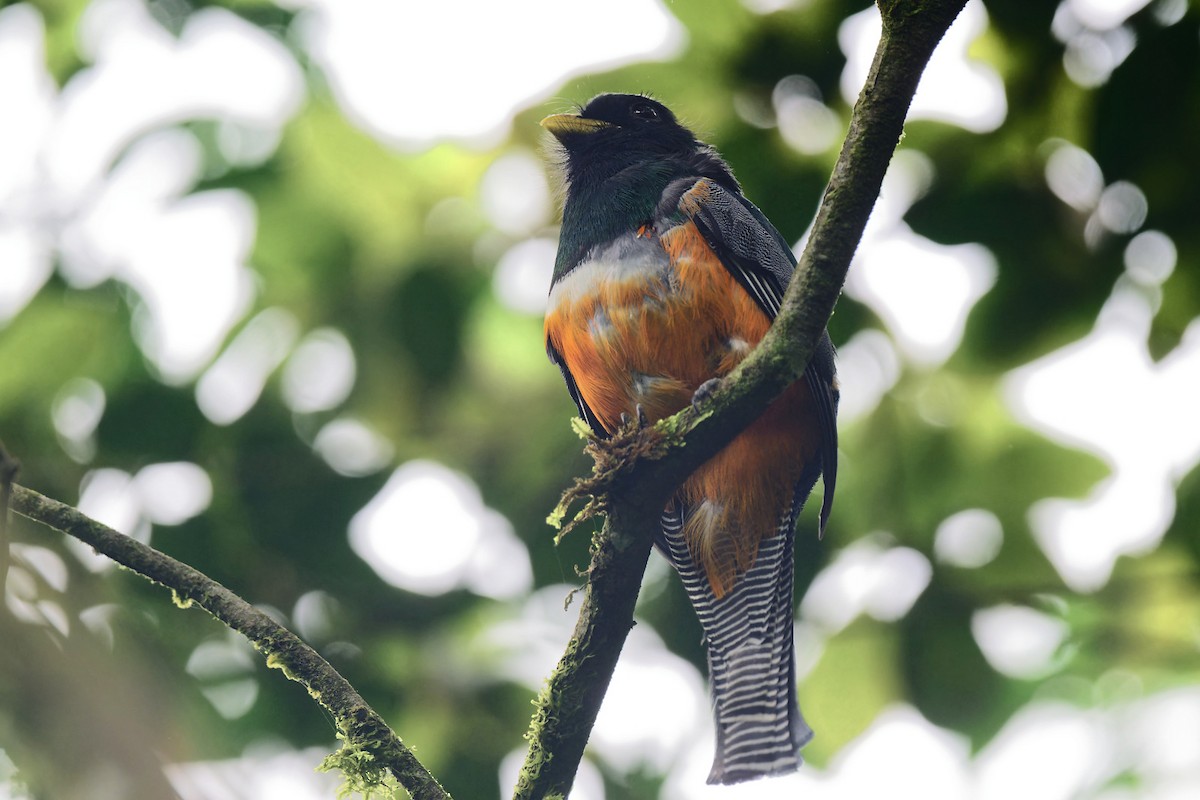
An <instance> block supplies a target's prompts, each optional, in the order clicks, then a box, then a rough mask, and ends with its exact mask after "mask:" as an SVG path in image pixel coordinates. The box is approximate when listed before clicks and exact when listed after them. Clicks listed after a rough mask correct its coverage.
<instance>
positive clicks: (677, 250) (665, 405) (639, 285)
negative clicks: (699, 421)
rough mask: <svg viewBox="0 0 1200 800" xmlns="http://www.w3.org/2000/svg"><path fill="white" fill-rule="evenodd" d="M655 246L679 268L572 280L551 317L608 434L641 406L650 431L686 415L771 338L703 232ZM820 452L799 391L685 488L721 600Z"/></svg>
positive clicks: (695, 552) (692, 542) (693, 527)
mask: <svg viewBox="0 0 1200 800" xmlns="http://www.w3.org/2000/svg"><path fill="white" fill-rule="evenodd" d="M648 236H649V237H650V240H649V241H646V242H645V243H644V246H645V247H648V248H649V247H661V248H662V250H663V251H665V253H666V254H667V255H668V256H669V264H668V263H667V259H663V258H661V253H660V254H659V258H658V260H657V262H655V261H653V260H648V261H647V268H645V269H632V270H630V269H615V268H612V267H601V266H597V265H595V264H588V263H585V264H583V265H581V266H580V267H577V268H576V271H575V273H571V274H568V275H567V276H566V278H564V279H563V280H564V281H566V280H572V279H573V280H574V281H575V285H571V286H566V287H564V291H561V292H557V293H556V294H552V295H551V308H550V310H549V312H548V313H547V315H546V336H547V340H548V341H549V342H550V344H551V345H553V347H554V348H555V350H556V351H557V352H558V353H559V354H560V355H561V356H562V358H563V360H564V361H565V362H566V364H567V368H568V369H569V370H570V371H571V375H572V377H574V379H575V383H576V385H577V386H578V388H579V391H580V394H581V395H582V396H583V399H584V402H585V403H587V405H588V407H589V408H590V409H591V410H592V412H593V413H594V414H595V415H596V417H597V418H598V419H599V420H600V423H601V424H602V425H603V426H604V428H605V429H606V430H608V431H609V432H612V431H615V430H616V429H617V427H618V426H619V425H620V419H621V414H622V413H625V414H630V415H632V414H634V413H635V411H636V408H637V406H638V405H639V404H640V405H641V406H642V409H643V411H644V412H645V414H646V416H647V417H648V418H649V419H650V420H657V419H661V418H662V417H665V416H669V415H671V414H674V413H675V412H677V411H679V410H680V409H682V408H683V407H684V406H686V405H687V404H688V403H689V402H690V401H691V398H692V395H693V393H694V392H695V391H696V389H697V388H698V387H699V386H700V385H701V384H702V383H704V382H705V381H706V380H708V379H710V378H713V377H721V376H723V375H725V374H727V373H728V372H729V371H730V370H732V369H733V368H734V367H735V366H736V365H737V364H738V362H740V361H741V360H742V358H744V357H745V356H746V355H747V354H748V353H749V351H750V349H751V348H753V347H754V346H755V345H756V344H758V342H759V340H761V339H762V337H763V335H765V334H766V332H767V329H768V328H769V326H770V320H769V319H768V318H767V315H766V314H765V313H763V311H762V310H761V309H760V308H759V307H758V306H757V305H756V304H755V303H754V301H753V299H752V298H751V297H750V295H749V294H748V293H747V292H746V291H745V290H744V289H743V288H742V287H741V286H740V285H739V284H738V283H737V281H736V280H735V279H734V278H733V276H732V275H731V274H730V273H729V271H728V270H727V269H725V267H724V266H723V265H722V264H721V263H720V261H719V260H718V259H717V257H716V256H715V255H714V254H713V252H712V250H711V248H709V246H708V244H707V242H705V241H704V238H703V237H702V236H700V234H699V233H698V232H697V231H696V228H695V226H694V225H692V224H690V223H685V224H682V225H679V226H677V227H674V228H671V229H669V230H667V231H665V232H663V233H662V234H661V236H657V237H656V236H655V234H653V233H650V234H648ZM653 265H657V266H658V267H661V268H653ZM581 270H582V271H583V272H580V271H581ZM587 270H592V272H590V273H589V272H587ZM819 440H820V439H819V431H818V429H817V425H816V410H815V406H814V404H813V401H812V397H811V395H810V393H809V390H808V387H807V385H806V384H804V383H803V382H798V383H796V384H793V385H792V386H791V387H790V388H789V389H788V390H787V391H786V392H785V393H784V394H783V395H782V396H781V397H779V398H778V399H777V400H776V401H775V402H774V403H772V404H771V405H770V406H769V407H768V408H767V410H766V412H764V414H763V415H762V416H761V417H760V418H759V419H758V420H756V421H755V422H754V423H753V424H752V425H751V426H750V427H749V428H747V429H746V430H745V431H743V432H742V433H741V434H740V435H739V436H738V437H737V438H735V439H734V440H733V441H732V442H730V444H729V445H727V446H726V447H725V448H724V449H723V450H722V451H721V452H720V453H718V454H717V455H716V456H714V457H713V458H711V459H709V460H708V461H707V462H706V463H705V464H704V465H703V466H701V467H700V469H698V470H697V471H696V472H695V473H693V475H692V476H691V477H690V478H688V480H687V481H686V482H685V483H684V485H683V486H682V487H680V497H681V499H682V500H683V502H684V504H685V507H686V508H688V509H689V510H690V514H689V516H688V517H687V518H686V520H685V524H684V535H685V537H686V538H687V541H688V547H689V550H690V551H691V553H692V556H693V557H694V558H695V559H696V561H697V563H699V564H700V565H701V566H702V567H703V568H704V570H705V573H706V574H707V576H708V579H709V583H710V584H711V585H712V588H713V591H714V593H715V594H716V595H717V597H721V596H723V595H724V594H725V593H726V592H728V591H729V590H730V589H731V588H732V586H733V583H734V581H735V580H736V578H737V577H738V576H739V575H741V574H742V573H744V572H745V571H746V570H747V569H749V568H750V567H751V566H752V565H753V563H754V559H755V557H756V556H757V553H758V546H759V543H760V542H761V541H762V540H763V539H764V538H766V537H767V536H770V535H772V534H773V533H774V532H775V531H776V529H777V527H778V524H779V520H780V516H781V515H782V514H783V513H785V512H786V511H787V510H788V508H789V507H790V505H791V501H792V492H793V489H794V486H795V484H796V482H797V481H798V480H799V478H800V473H801V472H802V470H803V469H804V465H805V464H806V463H807V462H808V461H809V460H811V459H813V458H815V457H816V453H817V447H818V443H819Z"/></svg>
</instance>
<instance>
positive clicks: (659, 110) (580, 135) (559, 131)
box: [542, 94, 737, 188]
mask: <svg viewBox="0 0 1200 800" xmlns="http://www.w3.org/2000/svg"><path fill="white" fill-rule="evenodd" d="M542 127H544V128H545V129H546V130H548V131H549V132H550V133H552V134H553V135H554V137H555V138H556V139H558V141H559V142H560V143H561V144H562V148H563V151H564V154H565V167H566V177H567V181H568V183H569V184H576V183H577V182H579V181H580V180H584V181H591V180H601V181H602V180H605V179H607V178H609V177H611V176H612V175H615V174H617V173H619V172H622V171H624V170H626V169H627V168H629V167H637V166H642V165H645V166H650V165H656V166H657V167H658V168H659V169H660V170H663V171H668V170H669V171H671V172H677V173H679V174H678V175H676V176H675V177H682V176H683V175H687V174H695V175H710V176H713V177H717V178H718V180H719V181H720V182H721V183H724V184H728V185H731V187H733V188H736V185H737V184H736V182H735V181H734V180H733V176H732V174H730V173H729V168H728V167H727V166H726V165H725V163H724V162H723V161H721V159H720V157H719V156H717V154H716V152H715V151H713V149H712V148H710V147H709V146H708V145H706V144H704V143H703V142H700V141H698V140H697V139H696V137H695V135H693V134H692V132H691V131H689V130H688V129H687V128H685V127H683V126H682V125H680V124H679V122H678V120H676V119H675V115H674V114H672V113H671V109H669V108H667V107H666V106H664V105H663V104H662V103H660V102H658V101H657V100H651V99H650V98H649V97H645V96H644V95H637V94H601V95H597V96H596V97H593V98H592V99H591V100H590V101H588V103H587V105H585V106H584V107H583V108H582V109H581V110H580V112H579V114H578V115H576V114H554V115H552V116H549V117H546V118H545V119H544V120H542ZM664 186H665V184H664Z"/></svg>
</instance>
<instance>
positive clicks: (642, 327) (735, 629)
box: [542, 94, 838, 783]
mask: <svg viewBox="0 0 1200 800" xmlns="http://www.w3.org/2000/svg"><path fill="white" fill-rule="evenodd" d="M542 126H543V127H544V128H546V129H547V130H548V131H549V132H550V133H551V134H553V135H554V137H555V139H557V141H558V143H559V144H560V145H561V162H562V163H561V166H562V168H563V172H564V178H565V181H566V200H565V203H564V206H563V219H562V231H561V233H560V237H559V243H558V255H557V259H556V261H555V264H554V276H553V280H552V283H551V287H550V297H549V301H548V305H547V310H546V325H545V333H546V350H547V353H548V354H549V356H550V359H551V361H553V362H554V363H555V364H557V365H558V367H559V369H561V371H562V375H563V378H564V379H565V381H566V384H567V389H568V390H569V391H570V393H571V397H572V398H573V399H574V401H575V403H576V405H577V406H578V407H579V413H580V415H581V416H582V417H583V419H584V420H586V421H587V422H588V424H589V425H590V426H591V427H592V429H593V430H594V431H595V432H596V434H597V435H598V436H600V437H606V436H608V435H610V434H612V433H613V432H614V431H615V430H616V429H617V428H618V427H619V426H620V425H621V423H622V419H623V418H624V419H631V418H633V417H634V416H635V415H636V416H638V417H643V418H645V419H647V420H649V421H654V420H657V419H660V418H662V417H665V416H668V415H671V414H674V413H675V412H676V411H679V410H680V409H682V408H683V407H684V406H686V405H687V404H688V403H690V402H692V401H693V397H694V396H695V394H696V392H697V390H699V389H701V387H703V386H705V384H706V383H707V382H708V381H710V380H711V379H713V378H720V377H721V376H723V375H726V374H727V373H728V372H729V371H730V370H732V369H733V368H734V367H735V366H736V365H737V364H738V362H740V361H741V360H742V359H743V358H744V357H745V356H746V355H747V353H749V352H750V351H751V349H753V348H754V347H755V346H756V345H757V344H758V342H759V340H760V339H762V337H763V335H764V334H765V333H766V332H767V329H768V328H769V327H770V325H771V322H772V320H774V318H775V316H776V314H778V313H779V305H780V301H781V299H782V297H783V292H784V290H785V289H786V287H787V285H788V281H789V280H790V278H791V275H792V272H793V270H794V269H795V267H796V260H795V257H794V256H793V255H792V251H791V248H790V247H788V244H787V242H786V241H785V240H784V238H783V237H782V236H781V235H780V234H779V232H778V231H776V230H775V228H774V227H773V226H772V225H771V223H770V222H768V221H767V218H766V217H765V216H764V215H763V214H762V212H761V211H759V210H758V208H756V207H755V206H754V205H753V204H752V203H751V202H750V201H749V200H747V199H746V198H745V197H744V196H743V195H742V191H741V188H740V187H739V185H738V182H737V180H736V179H735V178H734V176H733V173H732V171H731V170H730V168H729V166H728V165H727V164H726V163H725V161H724V160H722V158H721V157H720V155H718V154H717V152H716V151H715V150H714V149H713V148H712V147H710V146H708V145H706V144H704V143H702V142H700V141H698V140H697V139H696V137H695V136H694V135H693V134H692V133H691V132H690V131H689V130H688V129H687V128H685V127H684V126H683V125H681V124H680V123H679V122H678V121H677V120H676V118H675V116H674V114H672V113H671V111H670V110H669V109H667V108H666V107H665V106H664V105H662V104H661V103H659V102H656V101H655V100H652V99H650V98H648V97H644V96H641V95H625V94H602V95H599V96H597V97H595V98H593V99H592V100H591V101H589V102H588V103H587V105H585V106H584V107H583V108H582V109H581V110H580V112H579V113H578V114H555V115H553V116H550V117H547V118H546V119H544V120H542ZM702 393H703V391H702ZM837 405H838V388H837V380H836V377H835V373H834V351H833V345H832V344H831V342H830V339H829V335H828V333H825V334H824V335H823V336H822V338H821V342H820V345H819V347H818V348H817V351H816V353H815V355H814V356H813V357H812V360H811V363H810V364H809V366H808V368H807V369H806V370H805V373H804V376H803V379H802V380H798V381H797V382H796V383H794V384H793V385H792V386H791V387H790V388H788V389H787V390H786V391H785V392H784V393H783V394H782V395H781V396H780V397H779V398H778V399H777V400H775V401H774V402H773V403H772V404H771V405H770V406H769V407H768V408H767V410H766V411H765V412H764V413H763V414H762V416H761V417H759V418H758V420H756V421H755V422H754V423H752V424H751V425H750V427H748V428H747V429H746V430H745V431H743V432H742V433H741V434H740V435H739V436H738V437H737V438H735V439H734V440H733V441H732V442H730V443H729V444H728V445H727V446H726V447H725V448H724V449H723V450H721V451H720V452H719V453H717V455H715V456H713V457H712V458H711V459H710V460H709V461H707V462H706V463H705V464H703V465H702V466H701V467H700V468H699V469H698V470H697V471H696V472H695V473H694V474H693V475H692V476H691V477H690V478H688V479H687V481H686V482H685V483H684V484H683V485H682V486H681V487H680V488H679V489H678V491H677V492H676V493H675V495H674V498H673V499H672V501H671V502H670V503H669V505H668V506H667V507H666V508H665V509H664V511H663V516H662V526H661V531H660V532H659V535H658V537H657V539H656V541H655V545H656V547H657V549H658V550H659V551H660V552H661V553H662V554H663V555H664V556H665V557H666V558H667V560H668V561H670V563H671V564H672V566H674V568H675V569H676V571H677V572H678V573H679V576H680V578H681V579H682V581H683V585H684V588H685V589H686V592H687V595H688V597H689V599H690V600H691V602H692V605H693V606H694V608H695V610H696V614H697V616H698V617H699V619H700V624H701V627H702V629H703V632H704V640H705V647H706V651H707V655H708V667H709V679H710V682H711V685H712V708H713V715H714V720H715V723H716V739H717V741H716V757H715V760H714V763H713V767H712V772H711V773H710V775H709V778H708V782H709V783H737V782H740V781H745V780H750V779H753V778H759V777H763V776H766V775H776V774H779V773H786V772H791V771H794V770H795V769H796V768H798V767H799V765H800V764H801V762H802V759H801V757H800V748H801V747H802V746H804V744H806V743H807V742H808V740H809V739H811V738H812V730H811V729H810V728H809V727H808V725H807V723H805V721H804V717H803V716H801V714H800V709H799V706H798V705H797V701H796V687H795V653H794V649H793V644H792V611H793V609H792V602H793V601H792V592H793V588H792V583H793V569H794V565H793V541H794V536H795V523H796V515H797V513H798V512H799V510H800V507H801V506H802V504H803V502H804V500H805V499H806V498H807V497H808V495H809V493H810V492H811V491H812V489H813V486H814V485H815V483H816V481H817V478H818V477H820V476H821V475H822V474H823V475H824V498H823V503H822V507H821V514H820V526H821V529H822V530H823V529H824V527H825V524H826V521H827V520H828V518H829V512H830V509H831V506H832V502H833V493H834V484H835V478H836V474H837V428H836V416H837Z"/></svg>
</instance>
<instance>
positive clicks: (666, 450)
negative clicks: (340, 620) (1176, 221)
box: [514, 0, 966, 800]
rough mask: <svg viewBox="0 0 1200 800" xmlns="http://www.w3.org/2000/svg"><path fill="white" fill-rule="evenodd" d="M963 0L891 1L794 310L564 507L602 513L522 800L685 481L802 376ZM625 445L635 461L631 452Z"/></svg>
mask: <svg viewBox="0 0 1200 800" xmlns="http://www.w3.org/2000/svg"><path fill="white" fill-rule="evenodd" d="M965 4H966V0H880V3H879V6H880V11H881V13H882V16H883V35H882V37H881V39H880V42H879V46H878V48H877V49H876V51H875V58H874V61H873V62H872V64H871V69H870V72H869V74H868V75H867V79H866V83H865V84H864V86H863V89H862V92H861V94H860V95H859V98H858V102H857V103H856V104H855V106H854V111H853V113H852V115H851V118H850V125H849V130H848V132H847V135H846V140H845V142H844V144H843V146H842V150H841V153H840V154H839V156H838V160H837V163H836V164H835V166H834V168H833V173H832V175H831V176H830V179H829V183H828V185H827V186H826V189H825V195H824V197H823V198H822V200H821V205H820V208H819V209H818V211H817V216H816V220H815V221H814V223H813V228H812V233H811V235H810V236H809V240H808V244H807V246H806V247H805V249H804V252H803V254H802V255H801V257H800V261H799V265H798V267H797V269H796V273H795V275H794V276H793V278H792V283H791V285H790V286H789V288H788V291H787V293H786V295H785V297H784V302H783V306H782V308H781V310H780V313H779V316H778V317H777V318H776V320H775V322H774V324H773V325H772V326H771V330H770V331H769V332H768V333H767V335H766V337H764V338H763V340H762V342H760V343H759V346H758V347H756V348H755V349H754V351H753V352H752V353H751V355H750V356H748V357H747V358H746V359H745V360H744V361H743V362H742V363H741V364H740V365H739V367H738V368H737V369H736V370H734V371H733V372H732V373H731V374H730V375H729V376H728V377H727V378H726V379H724V380H723V381H722V382H721V385H720V387H719V388H718V389H717V390H716V391H715V392H713V394H712V395H711V397H710V399H709V400H708V401H707V402H706V403H705V404H704V406H703V407H702V408H701V409H700V410H699V411H696V410H694V409H692V408H687V409H684V410H683V411H681V412H679V413H678V414H676V415H675V416H673V417H671V418H669V419H666V420H662V421H660V422H658V423H656V424H655V425H654V426H653V427H652V428H650V429H648V430H646V431H644V432H642V433H640V434H639V433H635V434H632V435H633V437H634V438H635V439H637V438H638V437H639V436H641V437H646V438H647V439H651V438H653V439H654V440H655V442H654V446H653V447H643V448H638V446H637V445H636V444H634V445H631V444H630V443H629V442H628V441H627V437H625V436H623V435H622V436H617V437H614V442H613V445H611V446H610V445H609V444H608V443H604V444H597V443H593V444H592V445H591V446H590V450H591V451H592V453H593V456H594V457H595V458H596V468H595V469H594V471H593V475H592V477H591V478H588V479H584V480H582V481H580V482H579V483H577V484H576V486H575V487H574V488H573V489H572V490H570V491H569V492H568V495H567V496H566V497H564V503H565V504H567V505H560V507H559V509H558V510H556V515H557V518H558V519H562V518H563V517H565V514H566V510H567V508H568V506H569V504H570V503H571V502H573V501H574V500H576V499H579V498H581V497H588V498H590V500H589V502H588V505H587V506H585V509H584V512H585V513H588V512H596V511H603V512H604V513H605V516H606V521H605V525H604V529H603V530H602V531H601V533H600V534H599V535H598V536H597V539H596V543H595V546H594V548H593V558H592V563H591V566H590V568H589V570H588V575H589V582H588V586H587V591H586V594H585V600H584V603H583V605H582V608H581V609H580V612H579V621H578V623H577V625H576V627H575V633H574V635H573V636H572V638H571V641H570V643H569V644H568V645H567V650H566V653H565V654H564V655H563V657H562V660H561V661H560V662H559V664H558V667H557V668H556V669H555V671H554V673H553V674H552V675H551V676H550V678H549V680H548V681H547V684H546V687H545V688H544V689H543V691H542V692H541V694H540V695H539V696H538V698H537V700H536V701H535V705H536V706H537V711H536V712H535V714H534V717H533V721H532V723H531V725H530V729H529V732H528V734H527V738H528V739H529V743H530V744H529V754H528V756H527V758H526V761H525V766H524V767H523V769H522V772H521V777H520V781H519V783H518V785H517V787H516V791H515V794H514V798H515V799H516V800H541V798H546V797H565V796H566V795H567V794H568V793H569V792H570V789H571V785H572V783H573V782H574V778H575V773H576V771H577V770H578V768H579V760H580V759H581V758H582V756H583V750H584V746H585V745H586V743H587V739H588V736H589V735H590V733H591V729H592V725H593V724H594V722H595V719H596V715H597V713H599V709H600V703H601V701H602V700H603V698H604V692H605V690H606V689H607V686H608V683H609V680H610V679H611V677H612V670H613V668H615V666H616V661H617V656H618V653H619V650H620V648H621V647H622V646H623V644H624V642H625V638H626V636H627V635H628V632H629V630H630V628H631V627H632V625H633V608H634V603H635V602H636V599H637V592H638V590H639V588H640V586H641V581H642V575H643V573H644V571H645V568H646V562H647V560H648V556H649V550H650V542H651V538H652V536H653V534H654V531H655V529H656V528H657V526H658V524H659V515H660V514H661V512H662V509H663V506H664V505H665V504H666V502H667V500H668V498H669V497H670V495H671V494H672V493H673V492H674V491H675V487H677V486H679V484H680V483H681V482H682V481H683V480H684V479H685V478H686V477H687V476H688V475H689V474H691V473H692V472H693V471H694V470H695V469H696V468H697V467H699V466H700V465H701V464H703V463H704V462H705V461H707V460H708V459H709V458H711V457H712V456H713V455H715V454H716V453H717V452H718V451H719V450H720V449H721V448H722V447H724V446H725V445H726V444H728V443H729V442H730V441H731V440H732V439H733V438H734V437H735V436H737V435H738V433H740V432H741V431H742V430H743V429H744V428H745V427H746V426H748V425H749V424H750V423H751V422H752V421H753V420H754V419H756V418H757V417H758V416H759V415H760V414H762V412H763V411H764V410H765V409H766V407H767V406H768V405H769V404H770V403H771V402H772V401H773V400H774V399H775V398H776V397H778V396H779V395H780V394H782V393H783V391H784V390H785V389H786V388H787V387H788V386H790V385H791V384H792V383H793V382H794V381H795V380H797V379H798V378H799V377H800V376H801V375H802V374H803V373H804V370H805V368H806V367H807V365H808V361H809V359H810V358H811V357H812V354H813V351H814V349H815V348H816V345H817V342H818V340H819V337H820V335H821V332H822V331H823V330H824V328H825V326H826V325H827V324H828V321H829V318H830V316H831V315H832V314H833V308H834V305H835V303H836V302H837V298H838V295H839V294H840V293H841V289H842V285H843V283H844V282H845V279H846V272H847V270H848V269H849V266H850V261H851V259H852V258H853V257H854V251H855V250H856V249H857V247H858V243H859V240H860V239H861V238H862V233H863V230H864V229H865V227H866V224H867V218H868V217H869V216H870V213H871V209H872V208H873V207H874V204H875V200H876V198H877V197H878V196H879V190H880V187H881V185H882V184H883V177H884V174H885V173H886V172H887V166H888V163H889V162H890V161H891V158H892V154H893V153H894V151H895V149H896V145H897V144H898V143H899V141H900V135H901V133H902V131H903V128H904V118H905V116H906V115H907V113H908V108H909V106H910V105H911V103H912V98H913V95H914V94H915V92H916V89H917V83H918V82H919V80H920V77H921V73H922V72H923V71H924V69H925V65H926V64H927V63H928V61H929V57H930V56H931V55H932V54H933V50H934V48H935V47H937V44H938V42H939V41H941V38H942V36H943V35H944V34H945V32H946V30H947V29H948V28H949V27H950V24H951V23H952V22H953V21H954V19H955V17H957V16H958V14H959V12H960V11H961V10H962V7H963V6H964V5H965ZM614 447H620V448H623V449H624V451H625V452H626V453H629V452H635V453H636V454H637V456H638V457H637V458H636V459H633V460H632V461H630V460H623V459H622V458H620V457H616V456H615V451H614V449H613V448H614Z"/></svg>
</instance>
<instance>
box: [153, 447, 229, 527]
mask: <svg viewBox="0 0 1200 800" xmlns="http://www.w3.org/2000/svg"><path fill="white" fill-rule="evenodd" d="M133 488H134V490H135V491H136V492H137V495H138V500H139V502H140V503H141V507H142V513H143V514H144V515H145V516H146V518H147V519H149V520H150V521H151V522H153V523H154V524H156V525H180V524H182V523H184V522H187V521H188V520H189V519H191V518H192V517H195V516H197V515H198V514H200V513H202V512H203V511H204V510H205V509H207V508H208V505H209V503H211V502H212V481H211V480H209V477H208V473H207V472H205V471H204V470H203V469H202V468H200V467H199V466H198V465H196V464H193V463H191V462H189V461H172V462H167V463H162V464H150V465H148V466H145V467H142V468H141V469H140V470H138V472H137V475H135V476H134V478H133Z"/></svg>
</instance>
